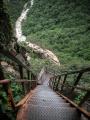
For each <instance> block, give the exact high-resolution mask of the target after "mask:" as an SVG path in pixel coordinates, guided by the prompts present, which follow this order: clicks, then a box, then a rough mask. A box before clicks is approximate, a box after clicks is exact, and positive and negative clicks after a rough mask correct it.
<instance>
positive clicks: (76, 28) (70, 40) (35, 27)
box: [23, 0, 90, 64]
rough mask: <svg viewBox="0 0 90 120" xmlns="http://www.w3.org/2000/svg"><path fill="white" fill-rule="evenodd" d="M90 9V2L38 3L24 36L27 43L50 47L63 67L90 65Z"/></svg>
mask: <svg viewBox="0 0 90 120" xmlns="http://www.w3.org/2000/svg"><path fill="white" fill-rule="evenodd" d="M89 6H90V1H89V0H82V1H78V0H49V1H48V0H45V1H42V0H35V1H34V6H33V7H32V8H31V9H30V12H29V14H28V17H27V21H26V22H25V24H24V25H23V31H24V34H25V35H26V36H27V40H28V41H31V42H34V43H37V44H39V45H40V46H42V47H44V48H46V46H47V48H48V49H50V50H52V51H53V52H54V53H55V54H56V55H57V56H58V57H59V59H60V61H61V63H62V64H78V63H82V64H85V63H86V61H87V63H88V64H90V62H89V61H90V40H89V38H90V22H89V21H90V16H89V13H90V9H89Z"/></svg>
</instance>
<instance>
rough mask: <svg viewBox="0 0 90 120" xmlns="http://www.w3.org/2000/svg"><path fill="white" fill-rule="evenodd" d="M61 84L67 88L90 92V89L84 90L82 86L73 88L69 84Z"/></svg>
mask: <svg viewBox="0 0 90 120" xmlns="http://www.w3.org/2000/svg"><path fill="white" fill-rule="evenodd" d="M60 84H61V85H64V86H66V87H71V88H76V89H79V90H83V91H89V92H90V89H87V88H83V87H80V86H73V85H68V84H63V83H60Z"/></svg>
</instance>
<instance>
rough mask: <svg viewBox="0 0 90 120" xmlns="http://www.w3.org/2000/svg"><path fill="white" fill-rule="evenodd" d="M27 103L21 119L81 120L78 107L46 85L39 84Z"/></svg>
mask: <svg viewBox="0 0 90 120" xmlns="http://www.w3.org/2000/svg"><path fill="white" fill-rule="evenodd" d="M26 104H27V105H25V106H27V107H24V108H23V110H24V114H22V115H19V114H18V115H19V120H80V118H79V113H78V111H77V110H76V108H74V107H71V106H70V104H69V103H67V102H66V101H65V100H64V99H63V98H62V97H60V96H59V95H57V94H56V93H55V92H54V91H53V90H52V89H51V88H50V87H49V86H46V85H39V86H37V87H36V89H35V90H34V93H33V94H32V96H31V97H30V98H29V99H28V100H27V102H26ZM20 113H21V111H20ZM20 116H21V118H20Z"/></svg>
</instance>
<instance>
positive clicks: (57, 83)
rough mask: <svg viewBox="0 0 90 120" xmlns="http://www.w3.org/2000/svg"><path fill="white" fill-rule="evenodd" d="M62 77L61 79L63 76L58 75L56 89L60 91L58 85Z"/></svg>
mask: <svg viewBox="0 0 90 120" xmlns="http://www.w3.org/2000/svg"><path fill="white" fill-rule="evenodd" d="M60 79H61V76H59V77H58V81H57V84H56V88H55V91H58V86H59V83H60Z"/></svg>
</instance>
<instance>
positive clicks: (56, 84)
mask: <svg viewBox="0 0 90 120" xmlns="http://www.w3.org/2000/svg"><path fill="white" fill-rule="evenodd" d="M85 73H88V74H90V67H88V68H85V69H81V70H77V71H70V72H65V73H62V74H60V75H55V76H54V77H51V78H50V81H49V85H50V87H51V88H52V89H53V90H54V91H56V92H57V93H58V94H60V95H61V96H62V97H63V98H64V99H66V101H68V102H69V103H70V104H72V105H73V106H75V107H76V108H77V109H78V110H79V111H80V112H81V113H83V114H84V115H85V116H86V117H88V118H90V113H89V112H90V111H89V112H87V111H86V110H84V109H83V108H82V105H83V103H84V102H85V101H86V100H87V99H88V98H90V85H88V86H89V88H85V87H82V86H81V85H80V81H81V80H82V79H81V78H82V76H84V75H85ZM71 75H74V79H73V77H72V78H70V79H71V80H69V79H68V76H71ZM67 80H69V81H67ZM88 82H89V81H88ZM78 90H79V91H83V92H84V95H83V97H81V99H79V103H75V95H76V94H77V92H76V91H78ZM63 95H64V96H63ZM73 100H74V102H72V101H73Z"/></svg>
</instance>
